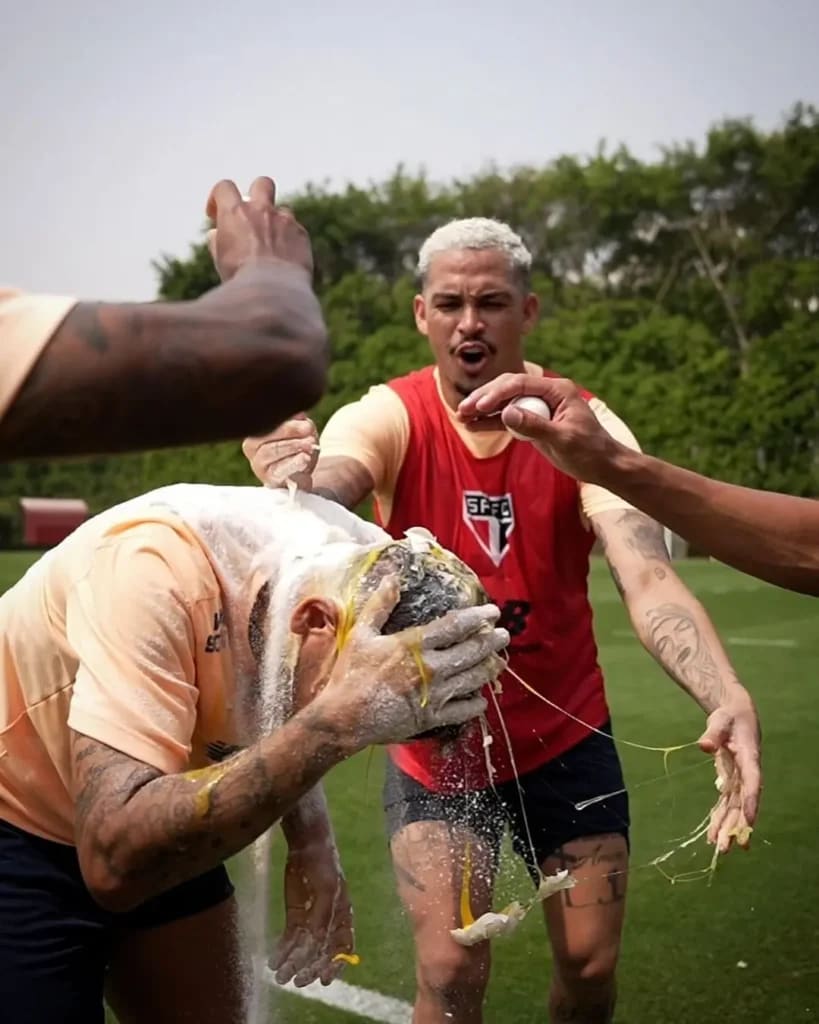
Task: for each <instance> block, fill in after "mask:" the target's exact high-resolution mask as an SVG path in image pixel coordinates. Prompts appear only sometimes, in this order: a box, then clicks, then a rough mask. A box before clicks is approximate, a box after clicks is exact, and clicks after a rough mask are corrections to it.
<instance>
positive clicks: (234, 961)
mask: <svg viewBox="0 0 819 1024" xmlns="http://www.w3.org/2000/svg"><path fill="white" fill-rule="evenodd" d="M248 976H249V971H248V966H247V964H246V963H245V961H244V959H243V956H242V952H241V947H240V941H239V930H238V912H237V907H236V900H235V898H234V897H232V896H231V897H230V898H229V899H226V900H224V901H223V902H222V903H219V904H217V905H216V906H215V907H211V908H209V909H208V910H204V911H202V913H200V914H192V915H191V916H189V917H184V918H180V919H179V920H178V921H171V922H170V923H169V924H166V925H160V926H158V927H156V928H145V929H139V930H132V931H129V932H127V933H126V934H124V935H123V936H122V938H121V940H120V941H119V942H118V944H117V948H116V949H115V951H114V954H113V956H112V959H111V965H110V970H109V983H108V986H107V990H106V996H107V999H108V1002H109V1004H110V1006H111V1008H112V1009H113V1011H114V1013H115V1014H116V1015H117V1019H118V1020H119V1024H244V1022H245V992H246V984H247V979H248Z"/></svg>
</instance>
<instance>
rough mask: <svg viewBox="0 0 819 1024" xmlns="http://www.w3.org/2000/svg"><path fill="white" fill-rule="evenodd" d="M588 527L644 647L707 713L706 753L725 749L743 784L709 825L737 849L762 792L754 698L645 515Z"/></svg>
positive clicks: (597, 519) (605, 516)
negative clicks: (721, 814) (723, 813)
mask: <svg viewBox="0 0 819 1024" xmlns="http://www.w3.org/2000/svg"><path fill="white" fill-rule="evenodd" d="M592 526H593V528H594V531H595V533H596V534H597V536H598V537H599V538H600V540H601V542H602V544H603V552H604V555H605V557H606V560H607V562H608V564H609V568H610V570H611V574H612V577H613V579H614V582H615V585H616V586H617V589H618V591H619V593H620V595H621V597H622V599H623V602H624V604H625V606H626V608H627V609H628V612H629V616H630V617H631V621H632V624H633V626H634V630H635V632H636V634H637V636H638V637H639V638H640V641H641V642H642V644H643V646H644V647H645V648H646V650H647V651H648V652H649V653H650V654H651V655H652V657H653V658H654V659H655V661H657V663H658V664H659V665H660V666H661V667H662V668H663V669H664V671H665V672H666V673H667V674H668V675H669V676H671V678H672V679H673V680H674V681H675V682H676V683H677V684H678V685H679V686H680V687H681V688H682V689H684V690H685V691H686V693H688V694H689V695H690V696H691V697H692V698H693V699H694V700H695V701H696V702H697V704H699V706H700V707H701V708H702V709H703V711H704V712H705V713H706V714H707V715H708V723H707V726H706V731H705V732H704V733H703V735H702V737H701V738H700V741H699V742H700V746H701V747H702V748H703V750H706V751H707V752H709V753H716V751H717V750H718V749H719V748H720V747H723V746H724V747H726V748H727V750H728V751H729V752H730V753H731V754H732V755H733V757H734V758H735V760H736V766H737V769H738V771H739V775H740V779H741V785H742V789H741V796H740V801H741V806H740V801H738V802H737V807H731V808H728V807H727V806H726V807H724V808H722V809H721V810H725V811H728V810H730V811H731V812H732V814H731V816H730V820H729V816H728V815H727V814H726V816H725V818H720V820H718V821H717V820H714V821H712V834H711V837H712V838H713V839H719V842H720V846H721V848H724V849H727V846H728V845H730V841H731V838H732V829H737V835H738V837H739V841H740V842H741V843H742V845H746V844H747V836H745V835H744V833H743V832H742V831H741V830H740V823H739V821H738V819H737V818H736V817H735V816H734V815H733V812H734V811H739V810H741V811H742V813H743V814H744V816H745V819H746V821H747V824H748V825H753V822H754V820H755V818H756V814H757V807H758V804H759V795H760V789H761V774H760V735H759V723H758V720H757V716H756V710H755V708H754V704H753V701H752V700H751V697H750V695H749V694H748V692H747V690H746V689H745V688H744V687H743V686H742V684H741V683H740V682H739V680H738V679H737V676H736V673H735V671H734V669H733V667H732V665H731V662H730V661H729V659H728V655H727V654H726V652H725V649H724V648H723V646H722V644H721V643H720V640H719V637H718V636H717V633H716V630H715V629H714V626H713V624H712V623H711V620H710V618H709V617H708V613H707V612H706V610H705V609H704V608H703V606H702V605H701V604H700V602H699V601H698V600H697V599H696V598H695V597H694V595H693V594H692V593H691V592H690V591H689V590H688V588H687V587H686V586H685V584H684V583H683V582H682V580H681V579H680V578H679V576H677V574H676V572H675V571H674V569H673V567H672V565H671V562H670V560H669V557H668V552H667V551H666V548H665V544H664V542H663V534H662V529H661V527H660V526H658V525H657V523H655V522H654V521H653V520H651V519H649V517H648V516H646V515H644V514H643V513H642V512H637V511H634V510H626V511H623V510H618V511H609V512H601V513H599V514H598V515H595V516H594V517H593V518H592Z"/></svg>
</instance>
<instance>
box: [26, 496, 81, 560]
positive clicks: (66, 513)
mask: <svg viewBox="0 0 819 1024" xmlns="http://www.w3.org/2000/svg"><path fill="white" fill-rule="evenodd" d="M20 508H21V509H22V513H23V543H24V544H25V545H26V547H30V548H49V547H52V546H53V545H54V544H59V543H60V541H61V540H63V539H64V538H65V537H67V536H68V535H69V533H71V532H72V530H75V529H76V528H77V527H78V526H79V525H80V523H84V522H85V520H86V519H87V518H88V506H87V505H86V503H85V502H84V501H82V500H81V499H80V498H21V499H20Z"/></svg>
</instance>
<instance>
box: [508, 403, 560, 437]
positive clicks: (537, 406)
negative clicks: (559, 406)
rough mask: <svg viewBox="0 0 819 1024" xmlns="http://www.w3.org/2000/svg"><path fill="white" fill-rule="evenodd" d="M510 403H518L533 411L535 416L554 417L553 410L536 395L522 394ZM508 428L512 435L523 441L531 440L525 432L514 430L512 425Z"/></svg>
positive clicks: (546, 418) (548, 418) (528, 410)
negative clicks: (520, 432)
mask: <svg viewBox="0 0 819 1024" xmlns="http://www.w3.org/2000/svg"><path fill="white" fill-rule="evenodd" d="M509 405H516V406H517V407H518V408H519V409H525V410H526V411H527V412H533V413H534V414H535V416H542V417H543V419H545V420H550V419H551V418H552V410H551V409H550V408H549V406H548V405H547V404H546V403H545V402H544V401H543V399H542V398H538V397H537V396H536V395H520V397H518V398H513V399H512V401H511V402H510V403H509ZM506 429H507V430H508V431H509V433H510V434H511V435H512V437H517V438H518V439H519V440H521V441H530V440H531V438H529V437H526V435H525V434H519V433H518V432H517V430H512V428H511V427H507V428H506Z"/></svg>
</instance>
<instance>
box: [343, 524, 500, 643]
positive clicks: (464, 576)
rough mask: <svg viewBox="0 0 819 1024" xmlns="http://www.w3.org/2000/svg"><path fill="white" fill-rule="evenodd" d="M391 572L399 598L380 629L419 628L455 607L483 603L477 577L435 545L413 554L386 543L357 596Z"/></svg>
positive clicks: (405, 547) (365, 593) (403, 545)
mask: <svg viewBox="0 0 819 1024" xmlns="http://www.w3.org/2000/svg"><path fill="white" fill-rule="evenodd" d="M392 573H395V574H397V576H398V578H399V580H400V588H401V592H400V597H399V600H398V604H397V605H396V606H395V608H393V610H392V612H391V613H390V617H389V618H388V619H387V621H386V622H385V623H384V626H383V628H382V630H381V632H382V633H384V634H389V633H399V632H401V630H402V629H409V628H410V627H412V626H423V625H425V624H426V623H427V622H432V620H433V619H438V618H440V617H441V616H442V615H446V613H447V612H450V611H452V610H453V609H455V608H467V607H469V606H471V605H476V604H485V603H486V601H487V600H488V598H487V595H486V592H485V591H484V589H483V587H482V586H481V584H480V582H479V580H478V578H477V576H475V574H474V573H473V572H472V570H471V569H470V568H469V567H468V566H467V565H466V564H465V563H464V562H462V561H461V560H460V559H459V558H457V557H456V556H455V555H453V554H451V553H450V552H448V551H444V550H443V548H439V547H437V546H436V545H434V546H432V547H431V548H430V549H429V550H425V551H414V550H413V549H412V548H411V547H410V546H409V544H406V543H395V544H389V545H387V547H385V548H384V549H383V551H382V552H380V553H379V555H378V557H377V558H376V560H375V561H374V562H373V564H372V565H371V566H369V568H368V569H367V571H366V572H365V573H364V575H363V576H362V578H361V582H360V586H359V597H358V600H357V601H356V604H357V605H358V606H359V607H360V600H361V598H362V597H363V598H364V599H365V600H366V598H367V597H369V595H370V594H372V593H373V592H374V591H375V590H376V589H377V588H378V585H379V584H380V582H381V580H382V579H383V578H384V577H385V576H387V575H389V574H392Z"/></svg>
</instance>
